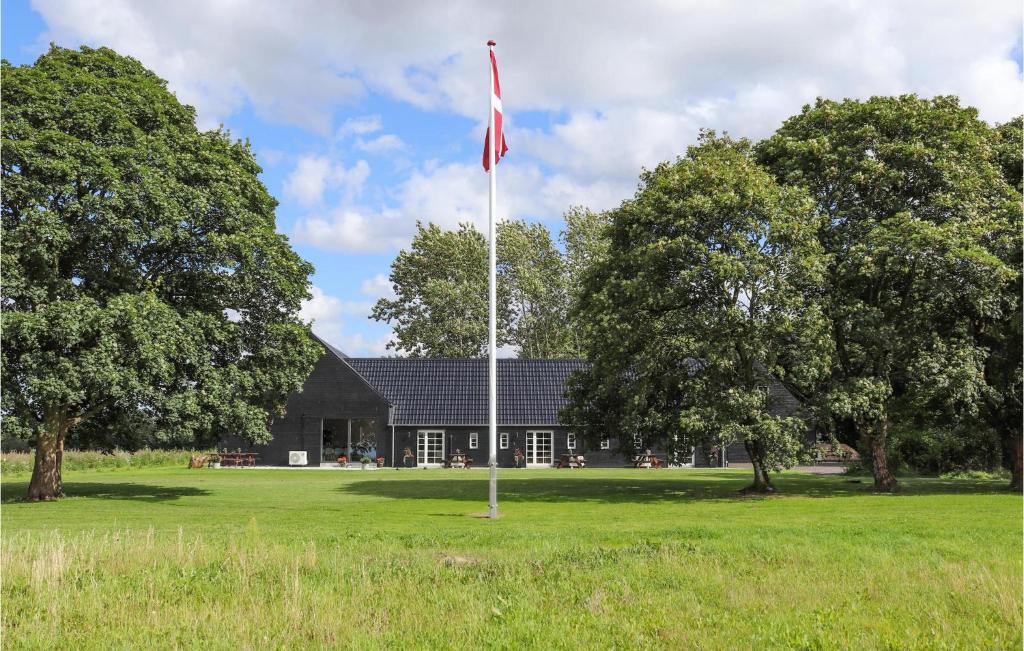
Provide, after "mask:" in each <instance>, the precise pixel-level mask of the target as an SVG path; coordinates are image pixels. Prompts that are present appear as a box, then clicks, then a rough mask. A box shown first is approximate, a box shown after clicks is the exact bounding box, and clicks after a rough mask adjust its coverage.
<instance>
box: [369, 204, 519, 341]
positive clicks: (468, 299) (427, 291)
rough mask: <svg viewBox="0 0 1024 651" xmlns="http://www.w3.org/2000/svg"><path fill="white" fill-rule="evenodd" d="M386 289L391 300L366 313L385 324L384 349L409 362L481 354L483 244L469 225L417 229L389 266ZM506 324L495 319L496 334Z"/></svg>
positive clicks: (484, 277) (484, 283)
mask: <svg viewBox="0 0 1024 651" xmlns="http://www.w3.org/2000/svg"><path fill="white" fill-rule="evenodd" d="M391 284H392V286H393V287H394V290H395V298H393V299H388V298H382V299H380V300H379V301H377V304H376V305H374V306H373V312H372V313H371V318H372V319H376V320H377V321H385V322H387V323H389V324H391V327H392V329H393V331H394V339H393V340H392V341H391V342H390V343H389V344H388V347H389V348H394V349H396V350H398V351H399V352H402V353H405V354H407V355H409V356H411V357H479V356H481V355H483V354H485V353H486V351H487V240H486V239H485V238H484V236H483V235H482V234H481V233H480V232H479V231H478V230H476V229H475V228H473V226H472V225H470V224H461V225H460V226H459V229H458V230H455V231H446V230H444V229H442V228H441V227H440V226H438V225H436V224H433V223H431V224H428V225H426V226H424V225H423V224H421V223H417V224H416V235H415V236H414V237H413V239H412V243H411V245H410V247H409V248H408V249H405V250H402V251H401V252H399V254H398V256H397V257H396V258H395V260H394V261H393V262H392V263H391ZM501 289H502V287H501V285H500V284H499V291H501ZM502 293H503V292H502ZM503 303H505V301H503V300H501V299H499V305H501V304H503ZM506 321H507V316H506V315H505V314H504V313H500V314H499V331H501V330H502V325H503V324H504V323H505V322H506Z"/></svg>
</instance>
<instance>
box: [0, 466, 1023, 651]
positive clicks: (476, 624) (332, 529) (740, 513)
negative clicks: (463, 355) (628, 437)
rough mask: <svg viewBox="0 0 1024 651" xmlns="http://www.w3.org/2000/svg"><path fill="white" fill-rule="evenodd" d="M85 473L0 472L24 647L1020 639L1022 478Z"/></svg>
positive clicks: (16, 626)
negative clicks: (883, 487) (57, 479)
mask: <svg viewBox="0 0 1024 651" xmlns="http://www.w3.org/2000/svg"><path fill="white" fill-rule="evenodd" d="M500 478H501V479H500V496H499V501H500V509H501V513H502V517H501V518H500V519H499V520H498V521H489V520H486V519H481V518H479V517H476V516H478V515H479V514H480V513H481V512H483V511H486V489H487V483H486V473H485V472H480V471H440V470H430V471H427V470H403V471H393V470H385V471H375V472H362V471H352V472H328V471H288V470H237V469H224V470H198V471H195V470H193V471H189V470H177V469H150V470H144V471H134V470H133V471H109V472H96V471H81V472H71V473H68V474H67V477H66V478H65V480H66V490H67V492H68V494H69V495H70V496H71V497H69V498H67V499H64V500H62V501H60V502H56V503H40V504H27V503H19V502H15V501H12V500H16V499H17V498H18V497H20V496H21V495H22V494H23V493H24V490H25V482H26V479H27V478H26V477H24V476H19V477H5V478H4V481H3V484H2V487H3V499H4V500H5V504H4V505H3V512H2V516H3V521H2V524H3V530H2V541H3V559H2V570H3V590H2V597H3V602H2V618H3V626H4V647H5V648H11V649H13V648H40V649H43V648H45V649H57V648H60V649H81V648H136V649H141V648H168V647H177V646H188V647H203V648H309V647H330V646H340V647H360V648H361V647H367V648H375V647H422V648H431V647H433V648H436V647H480V646H485V647H488V648H537V649H552V648H577V647H581V646H582V647H588V648H611V647H617V648H693V647H697V648H715V649H717V648H721V649H738V648H759V649H761V648H810V649H840V648H843V649H851V648H857V649H879V648H884V649H888V648H896V649H904V648H906V649H915V648H927V649H932V648H962V649H1019V648H1021V626H1022V615H1021V609H1022V599H1021V582H1022V567H1021V556H1022V549H1021V530H1022V521H1021V518H1022V512H1021V506H1022V505H1021V498H1020V496H1019V495H1011V494H1007V493H1005V492H1002V490H1001V489H1002V485H1003V484H1002V482H984V481H940V480H935V479H913V480H906V481H905V484H904V491H903V492H902V493H901V494H899V495H894V496H887V495H873V494H871V493H870V492H869V491H868V488H867V486H868V485H867V483H863V484H857V483H851V482H850V480H849V479H848V478H846V477H813V476H808V475H800V474H795V473H792V474H785V475H783V476H781V477H780V478H778V481H777V484H778V487H779V489H780V490H781V492H782V495H780V496H776V497H770V498H748V497H741V496H739V495H738V493H737V491H738V490H739V489H740V488H742V487H743V486H744V485H745V484H746V483H747V481H748V473H747V472H744V471H729V470H710V471H699V470H660V471H628V470H596V469H588V470H585V471H567V470H562V471H556V470H550V471H548V470H521V471H513V470H506V471H502V472H501V475H500Z"/></svg>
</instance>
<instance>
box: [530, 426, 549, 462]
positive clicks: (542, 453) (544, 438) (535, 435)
mask: <svg viewBox="0 0 1024 651" xmlns="http://www.w3.org/2000/svg"><path fill="white" fill-rule="evenodd" d="M553 439H554V434H553V433H552V432H527V433H526V465H528V466H550V465H551V464H552V463H553V461H554V458H553V455H552V440H553Z"/></svg>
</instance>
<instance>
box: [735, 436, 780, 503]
mask: <svg viewBox="0 0 1024 651" xmlns="http://www.w3.org/2000/svg"><path fill="white" fill-rule="evenodd" d="M743 447H745V448H746V449H747V456H748V457H750V465H751V466H753V468H754V483H752V484H751V485H750V486H747V487H746V488H744V489H743V492H745V493H774V492H775V487H774V486H772V480H771V477H770V476H769V475H768V470H767V469H766V468H765V465H764V455H763V454H762V451H761V447H760V445H759V444H758V443H756V442H754V441H744V442H743Z"/></svg>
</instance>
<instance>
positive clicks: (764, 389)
mask: <svg viewBox="0 0 1024 651" xmlns="http://www.w3.org/2000/svg"><path fill="white" fill-rule="evenodd" d="M754 389H755V390H757V391H758V392H760V393H763V394H764V402H765V404H768V401H769V400H770V399H771V397H772V390H771V387H769V386H768V385H767V384H759V385H757V386H756V387H754Z"/></svg>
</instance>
